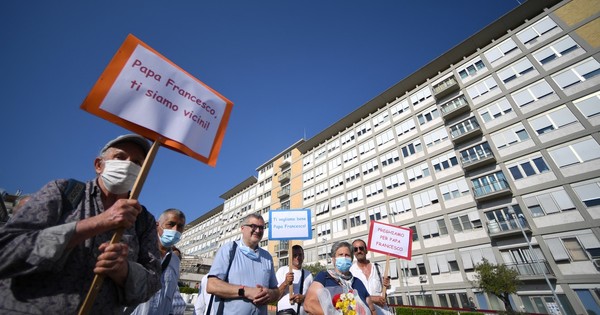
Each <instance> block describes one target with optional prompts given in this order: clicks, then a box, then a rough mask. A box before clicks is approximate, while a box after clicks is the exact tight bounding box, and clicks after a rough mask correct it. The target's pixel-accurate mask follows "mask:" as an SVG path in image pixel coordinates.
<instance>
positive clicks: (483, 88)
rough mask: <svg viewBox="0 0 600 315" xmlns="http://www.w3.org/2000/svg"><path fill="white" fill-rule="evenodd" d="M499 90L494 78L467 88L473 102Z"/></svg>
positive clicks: (490, 77) (488, 78)
mask: <svg viewBox="0 0 600 315" xmlns="http://www.w3.org/2000/svg"><path fill="white" fill-rule="evenodd" d="M497 88H498V83H496V80H494V78H493V77H492V76H489V77H487V78H485V79H483V80H481V81H479V82H476V83H475V84H473V85H471V86H469V87H468V88H467V94H469V96H470V97H471V99H472V100H475V99H477V98H478V97H480V96H482V95H484V94H486V93H488V92H490V91H492V90H494V89H497Z"/></svg>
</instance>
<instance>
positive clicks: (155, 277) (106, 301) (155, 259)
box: [0, 135, 160, 314]
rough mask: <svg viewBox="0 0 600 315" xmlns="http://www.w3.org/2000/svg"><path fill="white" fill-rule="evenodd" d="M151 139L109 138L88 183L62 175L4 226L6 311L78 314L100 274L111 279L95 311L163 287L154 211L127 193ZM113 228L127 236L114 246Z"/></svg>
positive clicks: (1, 294)
mask: <svg viewBox="0 0 600 315" xmlns="http://www.w3.org/2000/svg"><path fill="white" fill-rule="evenodd" d="M149 149H150V144H149V143H148V141H147V140H146V139H144V138H142V137H140V136H138V135H125V136H120V137H118V138H116V139H114V140H111V141H109V142H108V143H107V144H106V145H105V146H104V148H103V149H102V150H101V152H100V156H99V157H97V158H96V159H95V161H94V167H95V170H96V178H94V179H93V180H90V181H88V182H87V183H80V182H78V181H75V180H56V181H52V182H50V183H48V184H47V185H46V186H44V187H43V188H42V189H41V190H40V191H38V192H37V193H35V194H34V195H33V196H32V198H31V200H29V202H27V203H26V204H25V205H24V206H23V208H22V209H21V210H20V211H19V212H18V213H17V214H16V215H15V216H13V217H12V218H11V220H10V221H9V222H7V223H6V225H4V226H3V227H2V228H0V247H1V248H4V249H5V250H3V251H0V279H1V280H0V313H2V314H22V313H25V314H76V313H77V309H78V307H79V306H80V305H81V303H82V302H83V300H84V297H85V294H86V292H87V291H88V288H89V287H90V286H91V283H92V279H93V278H94V276H95V275H103V276H105V277H106V278H107V281H105V283H104V286H102V288H101V290H100V292H99V294H98V296H97V299H96V301H95V303H94V305H93V306H92V307H91V312H92V313H93V314H120V313H121V312H122V310H123V307H124V306H127V305H136V304H139V303H141V302H143V301H146V300H147V299H148V298H150V297H151V296H152V295H153V294H154V293H155V292H156V291H157V290H158V289H160V253H159V252H158V247H157V246H156V243H157V242H158V236H157V232H156V222H155V220H154V217H153V216H152V215H151V214H150V213H149V212H148V211H147V210H146V209H145V208H144V207H143V206H142V205H140V203H139V202H138V201H137V200H135V199H127V198H128V196H129V191H130V190H131V188H132V186H133V184H134V182H135V180H136V178H137V175H138V172H139V171H140V165H141V164H142V162H143V161H144V159H145V157H146V155H147V154H148V151H149ZM114 229H123V241H122V242H120V243H116V244H109V241H110V239H111V237H112V236H113V230H114Z"/></svg>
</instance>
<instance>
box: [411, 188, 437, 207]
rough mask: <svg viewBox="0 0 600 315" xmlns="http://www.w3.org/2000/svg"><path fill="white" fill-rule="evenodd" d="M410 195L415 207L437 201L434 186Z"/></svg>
mask: <svg viewBox="0 0 600 315" xmlns="http://www.w3.org/2000/svg"><path fill="white" fill-rule="evenodd" d="M412 196H413V200H414V201H415V209H419V208H423V207H427V206H431V205H434V204H436V203H438V202H439V200H438V196H437V193H436V192H435V188H431V189H427V190H422V191H419V192H416V193H413V195H412Z"/></svg>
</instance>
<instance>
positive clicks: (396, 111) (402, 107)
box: [391, 99, 410, 116]
mask: <svg viewBox="0 0 600 315" xmlns="http://www.w3.org/2000/svg"><path fill="white" fill-rule="evenodd" d="M409 109H410V107H409V105H408V100H407V99H404V100H402V101H400V102H398V103H396V104H395V105H394V106H392V108H391V111H392V116H396V115H400V114H402V113H404V112H408V111H409Z"/></svg>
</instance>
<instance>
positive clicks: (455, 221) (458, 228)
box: [450, 210, 482, 233]
mask: <svg viewBox="0 0 600 315" xmlns="http://www.w3.org/2000/svg"><path fill="white" fill-rule="evenodd" d="M450 223H451V224H452V229H453V230H454V233H459V232H467V231H472V230H475V229H480V228H481V227H482V224H481V218H480V217H479V212H478V211H477V210H473V211H470V212H468V213H464V214H459V215H456V216H452V217H450Z"/></svg>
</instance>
